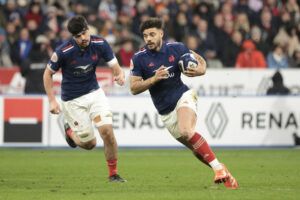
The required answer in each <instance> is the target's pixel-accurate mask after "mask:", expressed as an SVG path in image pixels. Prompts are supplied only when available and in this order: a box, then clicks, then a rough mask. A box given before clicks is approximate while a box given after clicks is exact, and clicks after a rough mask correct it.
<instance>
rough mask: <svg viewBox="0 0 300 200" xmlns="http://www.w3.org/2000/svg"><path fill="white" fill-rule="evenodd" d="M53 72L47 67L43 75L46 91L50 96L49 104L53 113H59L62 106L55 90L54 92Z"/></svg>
mask: <svg viewBox="0 0 300 200" xmlns="http://www.w3.org/2000/svg"><path fill="white" fill-rule="evenodd" d="M52 75H53V72H52V71H51V70H50V69H48V67H46V69H45V71H44V75H43V81H44V88H45V91H46V94H47V96H48V100H49V104H50V112H51V113H52V114H58V113H60V111H61V110H60V107H59V104H58V103H57V101H56V98H55V95H54V92H53V80H52Z"/></svg>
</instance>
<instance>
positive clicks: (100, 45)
mask: <svg viewBox="0 0 300 200" xmlns="http://www.w3.org/2000/svg"><path fill="white" fill-rule="evenodd" d="M101 58H103V59H104V60H105V61H106V62H109V61H111V60H112V59H114V58H115V56H114V53H113V51H112V49H111V47H110V46H109V44H108V43H107V41H106V40H104V39H103V38H101V37H98V36H93V35H91V40H90V44H89V46H88V47H86V48H85V49H84V50H83V49H81V48H80V47H79V46H78V45H77V43H76V41H75V40H74V39H70V40H69V41H67V42H65V43H63V44H62V45H60V46H59V47H57V48H56V49H55V52H54V53H53V55H52V57H51V59H50V60H49V62H48V68H50V70H51V71H53V72H56V71H58V70H59V69H60V68H61V70H62V76H63V79H62V86H61V88H62V91H61V98H62V100H63V101H68V100H72V99H75V98H77V97H80V96H82V95H85V94H87V93H89V92H91V91H93V90H96V89H98V88H99V84H98V82H97V79H96V74H95V70H96V66H97V64H98V62H99V60H100V59H101Z"/></svg>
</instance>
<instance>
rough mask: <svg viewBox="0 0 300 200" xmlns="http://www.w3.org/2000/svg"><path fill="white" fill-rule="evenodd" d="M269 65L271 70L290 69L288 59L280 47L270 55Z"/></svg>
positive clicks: (275, 48)
mask: <svg viewBox="0 0 300 200" xmlns="http://www.w3.org/2000/svg"><path fill="white" fill-rule="evenodd" d="M267 63H268V67H269V68H276V69H281V68H288V65H289V64H288V58H287V56H286V54H285V52H284V49H283V48H282V47H281V46H280V45H275V46H274V48H273V51H272V52H270V53H269V54H268V56H267Z"/></svg>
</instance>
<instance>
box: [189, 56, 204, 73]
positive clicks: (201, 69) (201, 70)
mask: <svg viewBox="0 0 300 200" xmlns="http://www.w3.org/2000/svg"><path fill="white" fill-rule="evenodd" d="M190 51H191V53H192V54H194V56H195V58H196V59H197V61H198V67H197V76H202V75H204V74H205V72H206V61H205V60H204V58H202V56H200V55H199V54H197V53H196V52H194V51H192V50H190Z"/></svg>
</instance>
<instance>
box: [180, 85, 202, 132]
mask: <svg viewBox="0 0 300 200" xmlns="http://www.w3.org/2000/svg"><path fill="white" fill-rule="evenodd" d="M197 102H198V97H197V94H196V92H195V91H194V90H188V91H187V92H185V93H184V94H183V95H182V97H181V98H180V99H179V101H178V103H177V105H176V111H177V119H178V126H179V129H180V130H182V129H194V128H195V126H196V121H197Z"/></svg>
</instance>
